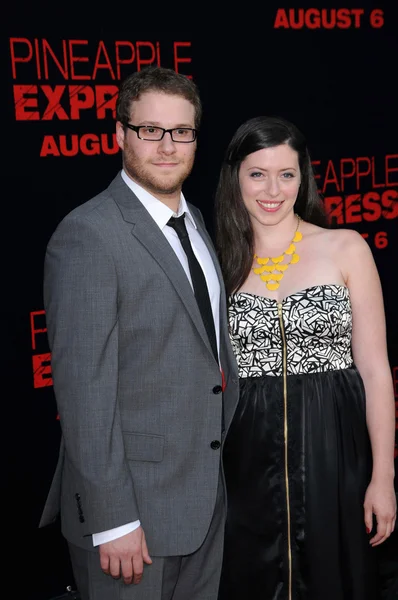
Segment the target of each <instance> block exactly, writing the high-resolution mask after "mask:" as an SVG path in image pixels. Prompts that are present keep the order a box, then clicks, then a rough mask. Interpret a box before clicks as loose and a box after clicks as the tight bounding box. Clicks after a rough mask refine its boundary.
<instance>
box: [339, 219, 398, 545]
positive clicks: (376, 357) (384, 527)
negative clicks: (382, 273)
mask: <svg viewBox="0 0 398 600" xmlns="http://www.w3.org/2000/svg"><path fill="white" fill-rule="evenodd" d="M346 233H347V235H346V240H345V243H344V246H345V252H344V255H345V265H346V267H345V270H346V283H347V286H348V288H349V290H350V296H351V304H352V314H353V337H352V351H353V358H354V362H355V364H356V366H357V368H358V370H359V372H360V374H361V377H362V379H363V382H364V386H365V392H366V418H367V425H368V430H369V436H370V441H371V446H372V455H373V471H372V479H371V482H370V485H369V487H368V490H367V492H366V496H365V502H364V509H365V524H366V527H367V528H368V529H369V531H371V530H372V526H373V525H372V523H373V514H375V516H376V519H377V532H376V533H375V534H374V535H373V537H372V538H371V539H370V543H371V544H372V545H378V544H381V543H382V542H384V541H385V540H386V539H387V537H389V535H390V534H391V532H392V531H393V529H394V526H395V518H396V500H395V493H394V440H395V408H394V393H393V383H392V376H391V369H390V365H389V362H388V356H387V343H386V325H385V315H384V303H383V294H382V289H381V284H380V278H379V275H378V272H377V268H376V265H375V262H374V259H373V256H372V252H371V250H370V248H369V246H368V244H367V242H365V241H364V240H363V238H362V236H361V235H360V234H358V233H356V232H354V231H350V232H346Z"/></svg>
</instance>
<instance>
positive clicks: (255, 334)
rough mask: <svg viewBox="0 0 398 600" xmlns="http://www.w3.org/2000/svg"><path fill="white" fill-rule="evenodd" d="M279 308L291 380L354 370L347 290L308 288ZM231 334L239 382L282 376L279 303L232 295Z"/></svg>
mask: <svg viewBox="0 0 398 600" xmlns="http://www.w3.org/2000/svg"><path fill="white" fill-rule="evenodd" d="M280 307H281V318H282V320H283V330H284V335H285V341H286V349H287V374H288V375H299V374H308V373H323V372H325V371H333V370H337V369H347V368H348V367H350V366H352V363H353V360H352V355H351V335H352V313H351V303H350V295H349V291H348V288H347V287H345V286H343V285H318V286H313V287H309V288H306V289H304V290H301V291H299V292H296V293H294V294H291V295H290V296H287V297H286V298H285V299H284V300H283V301H282V302H281V303H280ZM229 330H230V336H231V341H232V345H233V348H234V352H235V355H236V358H237V362H238V367H239V376H240V377H261V376H262V375H274V376H280V375H282V374H283V335H282V328H281V323H280V316H279V312H278V303H277V301H276V300H273V299H271V298H266V297H264V296H256V295H254V294H249V293H246V292H238V293H236V294H233V295H231V296H230V298H229Z"/></svg>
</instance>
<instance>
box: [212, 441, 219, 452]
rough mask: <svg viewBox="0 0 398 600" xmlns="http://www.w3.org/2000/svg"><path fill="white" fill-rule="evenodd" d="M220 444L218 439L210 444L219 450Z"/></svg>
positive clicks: (213, 448)
mask: <svg viewBox="0 0 398 600" xmlns="http://www.w3.org/2000/svg"><path fill="white" fill-rule="evenodd" d="M220 446H221V444H220V442H219V441H218V440H213V441H212V442H211V444H210V448H211V449H212V450H218V449H219V447H220Z"/></svg>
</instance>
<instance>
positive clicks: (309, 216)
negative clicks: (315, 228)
mask: <svg viewBox="0 0 398 600" xmlns="http://www.w3.org/2000/svg"><path fill="white" fill-rule="evenodd" d="M281 144H288V145H289V146H290V147H291V148H292V149H293V150H295V151H296V152H297V154H298V161H299V166H300V173H301V183H300V188H299V192H298V196H297V200H296V203H295V212H296V213H297V214H298V215H299V216H300V217H301V218H302V219H304V220H305V221H308V222H310V223H313V224H315V225H320V226H321V227H327V226H328V221H327V217H326V214H325V212H324V208H323V202H322V199H321V198H320V196H319V192H318V189H317V185H316V181H315V177H314V173H313V169H312V164H311V158H310V155H309V153H308V148H307V143H306V140H305V138H304V136H303V135H302V133H301V132H300V131H299V130H298V129H297V127H296V126H295V125H293V124H292V123H290V122H289V121H287V120H286V119H283V118H280V117H255V118H253V119H249V120H248V121H246V122H245V123H243V124H242V125H241V126H240V127H239V128H238V129H237V131H236V132H235V134H234V136H233V138H232V140H231V141H230V143H229V145H228V148H227V151H226V154H225V159H224V163H223V165H222V168H221V172H220V176H219V181H218V186H217V191H216V197H215V228H216V244H217V250H218V254H219V259H220V263H221V268H222V271H223V275H224V281H225V287H226V291H227V294H231V293H232V292H234V291H236V290H238V289H239V288H240V287H241V286H242V284H243V283H244V282H245V281H246V279H247V277H248V275H249V273H250V269H251V267H252V263H253V254H254V236H253V228H252V225H251V221H250V217H249V213H248V212H247V209H246V207H245V205H244V203H243V199H242V194H241V191H240V186H239V169H240V165H241V163H242V161H243V160H244V159H245V158H246V156H248V155H249V154H252V152H257V151H258V150H262V149H263V148H271V147H274V146H279V145H281Z"/></svg>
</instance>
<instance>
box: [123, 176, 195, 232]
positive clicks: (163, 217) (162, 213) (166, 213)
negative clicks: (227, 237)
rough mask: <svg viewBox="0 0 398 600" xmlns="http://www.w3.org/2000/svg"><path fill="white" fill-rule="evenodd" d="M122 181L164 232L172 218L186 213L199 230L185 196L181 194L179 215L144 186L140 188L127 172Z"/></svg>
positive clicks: (187, 217)
mask: <svg viewBox="0 0 398 600" xmlns="http://www.w3.org/2000/svg"><path fill="white" fill-rule="evenodd" d="M121 175H122V179H123V181H124V183H125V184H126V185H127V186H128V187H129V188H130V189H131V191H132V192H133V193H134V194H135V195H136V196H137V198H138V200H139V201H140V202H141V204H142V205H143V206H144V207H145V208H146V210H147V211H148V212H149V214H150V215H151V217H152V219H153V220H154V221H155V222H156V224H157V225H158V227H159V228H160V229H162V230H163V228H164V227H165V226H166V225H167V223H168V221H169V219H170V217H180V216H181V215H182V214H183V213H184V212H185V214H186V219H187V220H189V221H190V222H191V224H192V226H193V227H194V228H195V229H197V227H196V223H195V220H194V218H193V216H192V213H191V211H190V210H189V208H188V204H187V202H186V200H185V198H184V194H183V193H182V192H181V196H180V204H179V207H178V212H177V214H176V213H175V212H174V211H172V210H171V208H169V207H168V206H166V204H164V203H163V202H161V201H160V200H158V199H157V198H155V196H153V195H152V194H150V193H149V192H148V191H147V190H145V189H144V188H143V187H142V186H140V185H139V184H138V183H137V182H136V181H133V179H131V178H130V177H129V176H128V175H127V173H126V171H125V170H124V169H122V172H121Z"/></svg>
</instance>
